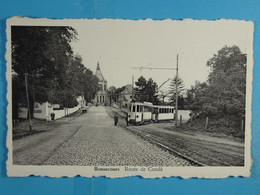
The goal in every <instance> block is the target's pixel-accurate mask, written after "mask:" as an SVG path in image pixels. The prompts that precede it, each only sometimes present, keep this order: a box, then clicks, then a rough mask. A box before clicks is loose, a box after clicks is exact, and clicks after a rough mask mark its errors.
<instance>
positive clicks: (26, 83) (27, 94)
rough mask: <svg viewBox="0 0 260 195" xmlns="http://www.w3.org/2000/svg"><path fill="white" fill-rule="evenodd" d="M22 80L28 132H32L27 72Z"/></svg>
mask: <svg viewBox="0 0 260 195" xmlns="http://www.w3.org/2000/svg"><path fill="white" fill-rule="evenodd" d="M24 81H25V90H26V99H27V110H28V116H29V130H30V132H32V119H31V107H30V102H29V91H28V81H27V73H25V74H24Z"/></svg>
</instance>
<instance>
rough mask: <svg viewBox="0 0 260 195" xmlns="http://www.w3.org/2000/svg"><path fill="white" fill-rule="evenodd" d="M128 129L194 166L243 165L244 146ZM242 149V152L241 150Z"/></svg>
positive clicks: (148, 130)
mask: <svg viewBox="0 0 260 195" xmlns="http://www.w3.org/2000/svg"><path fill="white" fill-rule="evenodd" d="M127 129H129V130H130V131H132V132H133V133H135V134H137V135H139V136H140V137H142V138H144V139H146V140H147V141H150V142H152V143H154V144H156V145H158V146H159V147H161V148H163V149H165V150H167V151H169V152H170V153H174V154H175V155H177V156H179V157H181V158H183V159H186V160H188V161H189V162H191V163H192V164H193V165H194V166H243V165H244V159H243V148H239V147H237V146H231V145H225V144H220V143H213V142H209V141H201V140H196V139H192V140H189V139H187V138H183V137H179V136H174V135H170V134H167V133H163V132H158V131H154V130H151V129H146V128H144V127H143V126H138V127H136V126H130V127H128V128H127ZM241 151H242V152H241Z"/></svg>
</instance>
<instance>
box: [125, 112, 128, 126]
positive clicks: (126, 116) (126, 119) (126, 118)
mask: <svg viewBox="0 0 260 195" xmlns="http://www.w3.org/2000/svg"><path fill="white" fill-rule="evenodd" d="M125 122H126V126H128V114H126V115H125Z"/></svg>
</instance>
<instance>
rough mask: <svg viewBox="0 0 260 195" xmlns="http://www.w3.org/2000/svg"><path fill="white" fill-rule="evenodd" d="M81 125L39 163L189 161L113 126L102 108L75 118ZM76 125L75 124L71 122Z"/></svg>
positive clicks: (165, 163) (179, 163)
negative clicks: (49, 155)
mask: <svg viewBox="0 0 260 195" xmlns="http://www.w3.org/2000/svg"><path fill="white" fill-rule="evenodd" d="M79 120H80V121H81V122H82V121H84V125H82V126H81V128H80V129H79V130H78V131H77V132H76V133H75V134H73V136H72V137H70V138H69V139H68V140H67V141H66V142H64V143H63V144H62V145H61V146H60V147H59V148H58V149H57V150H56V151H55V152H54V153H53V154H52V156H51V157H50V158H49V159H48V160H46V161H45V162H44V163H43V164H46V165H88V166H94V165H95V166H124V165H125V166H189V165H190V163H189V162H187V161H185V160H183V159H181V158H179V157H176V156H173V155H171V154H169V153H168V152H166V151H163V150H162V149H160V148H158V147H157V146H155V145H153V144H150V143H149V142H147V141H145V140H143V139H142V138H140V137H138V136H136V135H134V134H132V133H131V132H128V131H127V130H126V129H124V128H122V127H119V126H114V125H113V119H112V118H111V117H110V116H108V114H107V113H106V112H105V108H104V107H101V106H100V107H91V108H90V109H89V111H88V113H87V114H85V115H82V116H81V117H79V119H78V121H76V123H78V122H80V121H79ZM72 125H76V124H72Z"/></svg>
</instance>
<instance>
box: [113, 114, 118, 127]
mask: <svg viewBox="0 0 260 195" xmlns="http://www.w3.org/2000/svg"><path fill="white" fill-rule="evenodd" d="M117 123H118V115H117V113H116V114H115V116H114V125H115V126H116V125H117Z"/></svg>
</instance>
